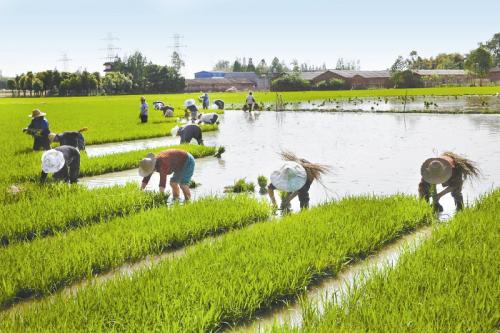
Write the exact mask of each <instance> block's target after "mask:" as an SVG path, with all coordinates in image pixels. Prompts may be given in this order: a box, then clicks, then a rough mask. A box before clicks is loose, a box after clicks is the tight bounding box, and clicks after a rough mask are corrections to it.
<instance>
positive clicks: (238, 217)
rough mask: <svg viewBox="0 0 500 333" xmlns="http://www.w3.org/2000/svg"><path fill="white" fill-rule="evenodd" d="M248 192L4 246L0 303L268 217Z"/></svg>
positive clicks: (264, 206)
mask: <svg viewBox="0 0 500 333" xmlns="http://www.w3.org/2000/svg"><path fill="white" fill-rule="evenodd" d="M269 215H270V209H269V206H268V205H267V203H265V202H263V201H257V200H255V199H252V198H250V197H247V196H227V197H224V198H215V197H207V198H204V199H200V200H198V201H195V202H193V203H190V204H188V205H174V206H170V207H169V206H162V207H158V208H153V209H150V210H148V211H143V212H140V213H137V214H133V215H129V216H126V217H121V218H115V219H111V220H109V221H107V222H106V223H101V224H95V225H92V226H87V227H85V228H80V229H75V230H71V231H67V232H65V233H56V234H54V235H53V236H52V237H47V238H42V239H36V240H33V241H32V242H29V243H19V244H13V245H11V246H8V247H5V248H3V249H0V262H2V265H3V267H2V270H0V305H1V306H2V307H8V306H9V305H11V304H13V303H15V302H16V301H19V300H22V299H24V298H27V297H39V296H44V295H48V294H50V293H53V292H54V291H56V290H57V289H59V288H61V287H64V286H68V285H71V284H72V283H74V282H76V281H79V280H81V279H83V278H90V277H92V276H93V275H95V274H98V273H101V272H104V271H108V270H110V269H112V268H115V267H118V266H120V265H122V264H124V263H126V262H130V261H137V260H140V259H142V258H144V257H146V256H148V255H154V254H161V253H163V252H165V251H167V250H172V249H176V248H179V247H181V246H184V245H187V244H190V243H192V242H194V241H197V240H201V239H203V238H206V237H208V236H210V235H216V234H220V233H222V232H225V231H227V230H230V229H234V228H241V227H244V226H246V225H249V224H252V223H255V222H258V221H262V220H266V219H268V218H269Z"/></svg>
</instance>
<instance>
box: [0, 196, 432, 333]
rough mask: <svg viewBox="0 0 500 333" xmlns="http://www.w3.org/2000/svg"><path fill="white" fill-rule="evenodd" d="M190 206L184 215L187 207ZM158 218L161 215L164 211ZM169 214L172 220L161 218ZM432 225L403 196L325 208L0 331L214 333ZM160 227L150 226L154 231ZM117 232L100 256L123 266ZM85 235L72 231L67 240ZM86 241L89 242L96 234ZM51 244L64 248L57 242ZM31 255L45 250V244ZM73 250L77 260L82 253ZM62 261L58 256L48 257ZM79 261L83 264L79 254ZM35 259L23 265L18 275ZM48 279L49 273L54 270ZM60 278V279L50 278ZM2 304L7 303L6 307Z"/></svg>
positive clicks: (222, 241)
mask: <svg viewBox="0 0 500 333" xmlns="http://www.w3.org/2000/svg"><path fill="white" fill-rule="evenodd" d="M241 198H245V197H241ZM229 200H234V199H229ZM240 200H249V199H240ZM195 204H196V203H195ZM195 204H192V206H190V207H195V206H194V205H195ZM247 204H248V203H245V204H244V205H242V207H243V208H242V207H239V206H237V207H236V210H237V212H238V214H240V213H241V211H242V210H247V209H249V210H250V211H255V210H256V209H257V207H254V208H250V207H247ZM213 205H214V204H213V203H211V204H210V206H213ZM233 205H234V204H233V203H231V205H229V206H227V207H225V208H224V209H222V210H223V213H224V214H228V213H230V212H227V211H226V210H227V209H229V207H231V206H233ZM254 205H256V204H254ZM262 209H263V212H262V216H261V217H264V215H266V214H268V210H267V209H264V208H262ZM216 212H217V210H213V211H212V210H210V213H209V214H207V215H206V216H201V217H200V216H199V215H200V209H195V211H193V218H194V219H196V220H198V221H200V220H201V221H202V220H206V219H211V218H213V215H214V214H216ZM179 214H181V212H180V211H179ZM164 215H165V216H167V214H166V212H165V214H164ZM168 215H171V214H170V212H169V214H168ZM165 218H167V217H165ZM132 219H133V220H131V222H132V223H128V224H127V225H130V226H132V225H134V224H136V223H140V221H141V220H143V218H141V219H138V220H135V219H134V218H132ZM432 219H433V215H432V212H431V209H430V208H429V207H428V205H426V204H425V203H424V202H422V201H419V200H417V199H416V198H413V197H409V196H402V195H396V196H392V197H386V198H378V197H359V198H347V199H344V200H342V201H340V202H331V203H327V204H324V205H321V206H319V207H316V208H312V209H310V210H308V211H303V212H300V213H298V214H294V215H290V216H286V217H284V218H282V219H281V220H278V221H276V222H275V223H263V224H256V225H255V226H253V227H252V228H245V229H243V230H239V231H235V232H231V233H229V234H226V235H224V236H222V237H220V238H219V239H217V240H215V241H214V242H209V243H201V244H198V245H195V246H193V247H192V248H191V249H190V250H189V251H188V252H187V254H186V256H184V257H181V258H178V259H177V260H175V261H164V262H161V263H159V264H157V265H155V266H153V267H152V268H150V269H148V270H144V271H139V272H137V273H136V274H134V275H132V276H130V277H124V276H122V277H118V278H116V279H113V280H110V281H108V282H106V283H103V284H100V285H93V286H88V287H87V288H85V289H82V290H81V291H80V292H78V293H77V294H76V295H74V296H72V297H67V296H64V295H56V296H55V297H54V298H53V299H51V300H50V301H49V300H44V301H42V302H40V303H38V304H35V305H33V306H32V307H30V308H29V309H28V310H26V311H20V312H16V311H13V312H9V313H4V315H3V318H1V319H2V320H1V321H0V330H7V331H8V330H18V329H21V328H22V329H27V330H44V329H51V330H61V331H102V330H105V331H107V330H126V331H144V330H157V331H169V332H172V331H201V330H216V329H218V328H221V327H224V326H227V325H234V324H236V323H239V322H241V321H245V320H249V319H251V318H253V317H254V316H255V315H256V314H257V313H258V312H259V311H262V310H264V309H269V308H270V307H271V306H272V305H273V304H275V303H277V302H280V301H283V300H287V299H290V298H295V297H297V296H298V295H300V294H301V293H302V292H303V291H304V290H305V288H307V287H308V286H311V285H312V284H314V283H315V282H316V281H317V280H318V279H321V278H323V277H325V276H330V275H335V274H336V273H337V272H338V271H339V270H340V269H342V268H343V267H344V266H345V265H346V264H347V263H349V262H352V261H353V260H356V259H360V258H364V257H366V256H367V255H369V254H370V253H372V252H373V251H375V250H377V249H378V248H380V247H382V246H383V245H384V244H386V243H387V242H390V241H391V240H394V239H396V238H398V237H399V236H400V235H402V234H404V233H406V232H408V231H410V230H413V229H415V228H417V227H419V226H420V225H423V224H428V223H430V222H431V221H432ZM121 220H123V219H121ZM155 221H156V219H155ZM181 221H182V219H179V218H176V219H175V220H172V221H171V223H172V224H174V225H176V224H177V223H181ZM117 223H120V222H117ZM152 223H154V222H152ZM197 223H200V222H197ZM108 224H112V223H108ZM162 225H163V224H162V223H158V228H160V227H161V226H162ZM95 227H96V228H97V227H99V226H95ZM103 227H104V225H103ZM124 227H125V225H121V226H120V227H119V228H117V229H116V231H115V232H113V233H112V234H111V235H110V236H109V237H110V238H109V240H108V243H115V242H116V241H117V240H116V237H118V235H119V234H121V233H124V235H125V236H126V237H125V240H124V242H125V243H126V244H124V245H123V246H125V248H122V247H119V249H114V250H113V252H111V251H109V252H110V253H111V254H110V255H109V256H110V257H112V258H114V257H115V256H116V254H117V253H119V254H120V255H119V256H121V257H122V258H123V257H130V256H131V255H130V254H128V252H130V250H128V249H129V248H130V246H131V244H135V243H136V242H135V241H134V235H135V234H136V232H135V231H134V232H131V233H130V234H128V233H127V232H125V231H124V230H125V229H124ZM130 228H132V227H130ZM151 228H152V227H151V226H147V227H146V228H145V233H146V234H148V235H149V234H150V233H151ZM155 228H156V226H155ZM182 229H185V227H184V226H183V227H182ZM84 230H86V229H82V230H77V231H75V234H76V233H80V232H84ZM94 233H95V231H94V232H90V234H94ZM163 234H164V232H161V235H163ZM88 237H91V235H89V236H88ZM94 237H95V238H94V239H96V240H98V239H100V238H101V237H102V235H101V236H94ZM144 237H148V236H147V235H144ZM161 237H164V236H161ZM148 239H150V238H148ZM47 240H49V239H47ZM54 240H55V242H63V238H60V239H57V238H54ZM42 241H45V240H40V242H42ZM78 242H79V241H78ZM71 243H72V242H71ZM91 243H92V242H91ZM32 244H35V242H34V243H31V244H22V245H19V246H18V247H16V248H13V249H12V250H11V251H13V252H11V256H12V257H13V258H19V257H22V256H25V255H28V253H32V252H34V251H26V252H23V254H22V255H20V254H15V253H14V252H15V251H23V248H22V246H32ZM40 244H41V243H40ZM40 246H41V248H44V249H47V248H48V246H47V245H45V244H44V245H43V246H42V245H40ZM92 246H94V245H89V247H92ZM103 246H104V245H103ZM75 247H76V246H75ZM54 248H57V245H54ZM76 248H77V247H76ZM18 249H19V250H18ZM77 249H78V251H81V248H77ZM45 251H47V250H45ZM148 251H149V252H152V251H151V250H148ZM64 252H67V251H66V250H64V251H60V252H57V253H64ZM106 252H108V251H107V250H104V249H102V248H101V249H99V250H97V251H96V254H95V257H96V258H97V260H102V259H98V258H100V257H102V256H103V254H105V253H106ZM113 253H114V254H113ZM125 253H127V254H125ZM143 253H144V252H143ZM141 255H142V254H141ZM85 257H92V256H91V255H88V254H87V255H85ZM36 260H37V259H35V258H33V259H31V260H28V261H27V262H26V263H22V264H21V265H19V267H22V266H27V265H28V263H32V262H35V261H36ZM69 260H71V258H68V259H64V260H63V261H62V265H66V264H67V263H68V262H69ZM108 260H109V259H108ZM104 261H106V259H105V260H104ZM28 266H29V265H28ZM77 266H79V264H77ZM88 267H89V269H90V268H91V267H93V266H90V265H89V266H88ZM37 269H43V267H39V268H37ZM58 269H59V268H58ZM50 271H56V268H53V269H51V270H50ZM30 273H31V274H30ZM55 275H59V274H58V273H55ZM63 275H64V274H60V275H59V278H61V277H62V276H63ZM8 276H9V278H8V280H9V281H10V280H15V281H17V280H18V279H13V278H12V277H13V276H16V273H15V272H12V273H9V274H8ZM23 276H25V277H24V279H29V277H30V276H35V279H37V278H36V276H40V273H38V272H35V271H31V272H29V271H28V272H26V273H24V274H23ZM17 285H18V286H17V289H16V288H15V287H13V286H12V287H10V289H9V291H10V295H15V294H16V293H18V292H19V291H20V290H24V289H26V288H25V287H24V288H23V285H27V284H26V282H17ZM46 286H47V284H46V283H45V284H43V286H42V288H41V289H42V290H43V288H47V287H46ZM49 290H50V287H49ZM11 298H12V296H7V299H11ZM4 301H5V300H4Z"/></svg>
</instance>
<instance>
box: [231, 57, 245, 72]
mask: <svg viewBox="0 0 500 333" xmlns="http://www.w3.org/2000/svg"><path fill="white" fill-rule="evenodd" d="M241 71H243V65H242V64H241V62H240V61H239V60H238V59H236V60H235V61H234V63H233V72H241Z"/></svg>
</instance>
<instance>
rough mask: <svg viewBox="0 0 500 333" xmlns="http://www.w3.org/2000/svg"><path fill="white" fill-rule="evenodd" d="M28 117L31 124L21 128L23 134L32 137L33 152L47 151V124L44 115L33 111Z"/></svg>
mask: <svg viewBox="0 0 500 333" xmlns="http://www.w3.org/2000/svg"><path fill="white" fill-rule="evenodd" d="M28 117H30V118H31V123H30V124H29V125H28V127H26V128H23V132H24V133H27V134H29V135H31V136H33V150H49V149H50V141H49V133H50V129H49V122H48V120H47V119H45V113H43V112H41V111H40V110H39V109H34V110H33V112H31V114H30V115H28Z"/></svg>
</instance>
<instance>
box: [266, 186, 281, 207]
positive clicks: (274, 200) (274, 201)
mask: <svg viewBox="0 0 500 333" xmlns="http://www.w3.org/2000/svg"><path fill="white" fill-rule="evenodd" d="M267 194H269V198H271V202H272V204H273V207H277V206H278V205H277V204H276V198H275V197H274V190H273V189H271V188H268V189H267Z"/></svg>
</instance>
